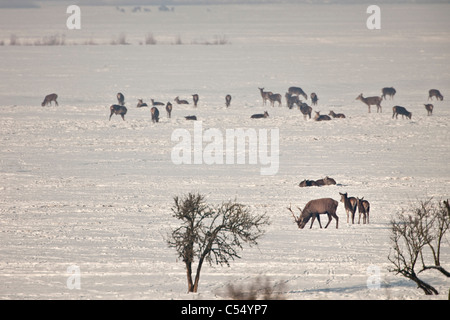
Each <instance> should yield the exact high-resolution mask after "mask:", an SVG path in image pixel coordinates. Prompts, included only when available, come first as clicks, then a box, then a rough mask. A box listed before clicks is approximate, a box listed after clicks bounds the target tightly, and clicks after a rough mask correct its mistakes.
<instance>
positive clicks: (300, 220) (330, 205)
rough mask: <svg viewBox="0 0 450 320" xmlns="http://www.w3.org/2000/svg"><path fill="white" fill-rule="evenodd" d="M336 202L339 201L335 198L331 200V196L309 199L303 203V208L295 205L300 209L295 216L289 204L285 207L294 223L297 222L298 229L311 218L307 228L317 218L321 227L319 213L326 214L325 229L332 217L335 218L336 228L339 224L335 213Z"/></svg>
mask: <svg viewBox="0 0 450 320" xmlns="http://www.w3.org/2000/svg"><path fill="white" fill-rule="evenodd" d="M338 204H339V203H338V202H337V201H336V200H333V199H331V198H322V199H315V200H311V201H309V202H308V203H307V204H306V205H305V207H304V208H303V210H302V209H300V208H299V207H297V209H298V210H299V211H300V215H299V216H298V217H296V216H295V214H294V212H293V211H292V209H291V206H289V208H287V209H288V210H289V211H290V212H291V213H292V216H293V217H294V220H295V223H297V226H298V227H299V229H303V228H304V227H305V225H306V224H307V223H308V221H309V219H311V218H312V221H311V225H310V227H309V228H310V229H311V228H312V226H313V223H314V220H315V219H316V218H317V221H319V226H320V228H321V229H322V224H321V223H320V215H321V214H326V215H327V216H328V223H327V224H326V226H325V229H326V228H327V227H328V225H329V224H330V222H331V220H333V218H334V219H336V229H337V228H338V225H339V217H338V216H337V214H336V209H337V206H338Z"/></svg>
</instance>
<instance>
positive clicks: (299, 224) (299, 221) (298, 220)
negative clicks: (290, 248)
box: [287, 204, 305, 229]
mask: <svg viewBox="0 0 450 320" xmlns="http://www.w3.org/2000/svg"><path fill="white" fill-rule="evenodd" d="M287 209H288V210H289V211H290V212H291V213H292V216H293V217H294V221H295V223H296V224H297V226H298V227H299V228H300V229H303V227H304V226H305V224H304V223H303V219H302V218H301V214H302V209H300V208H299V207H297V209H298V210H299V211H300V215H299V216H298V218H297V217H296V216H295V214H294V211H292V208H291V205H290V204H289V207H288V208H287Z"/></svg>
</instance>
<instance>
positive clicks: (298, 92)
mask: <svg viewBox="0 0 450 320" xmlns="http://www.w3.org/2000/svg"><path fill="white" fill-rule="evenodd" d="M288 92H289V93H290V94H295V95H297V96H299V95H302V96H303V97H304V98H305V99H306V100H308V96H307V95H306V93H305V92H304V91H303V90H302V88H299V87H290V88H289V89H288Z"/></svg>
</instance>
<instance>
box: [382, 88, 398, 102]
mask: <svg viewBox="0 0 450 320" xmlns="http://www.w3.org/2000/svg"><path fill="white" fill-rule="evenodd" d="M381 93H382V95H381V97H382V98H384V100H386V96H390V97H391V100H392V99H394V96H395V94H396V93H397V91H395V89H394V88H392V87H390V88H383V89H381Z"/></svg>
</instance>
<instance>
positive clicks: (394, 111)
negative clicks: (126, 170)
mask: <svg viewBox="0 0 450 320" xmlns="http://www.w3.org/2000/svg"><path fill="white" fill-rule="evenodd" d="M399 114H401V115H402V119H403V118H404V116H406V117H407V118H409V119H411V117H412V113H411V112H409V111H408V110H406V109H405V108H404V107H401V106H395V107H392V119H394V116H395V119H398V115H399Z"/></svg>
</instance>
